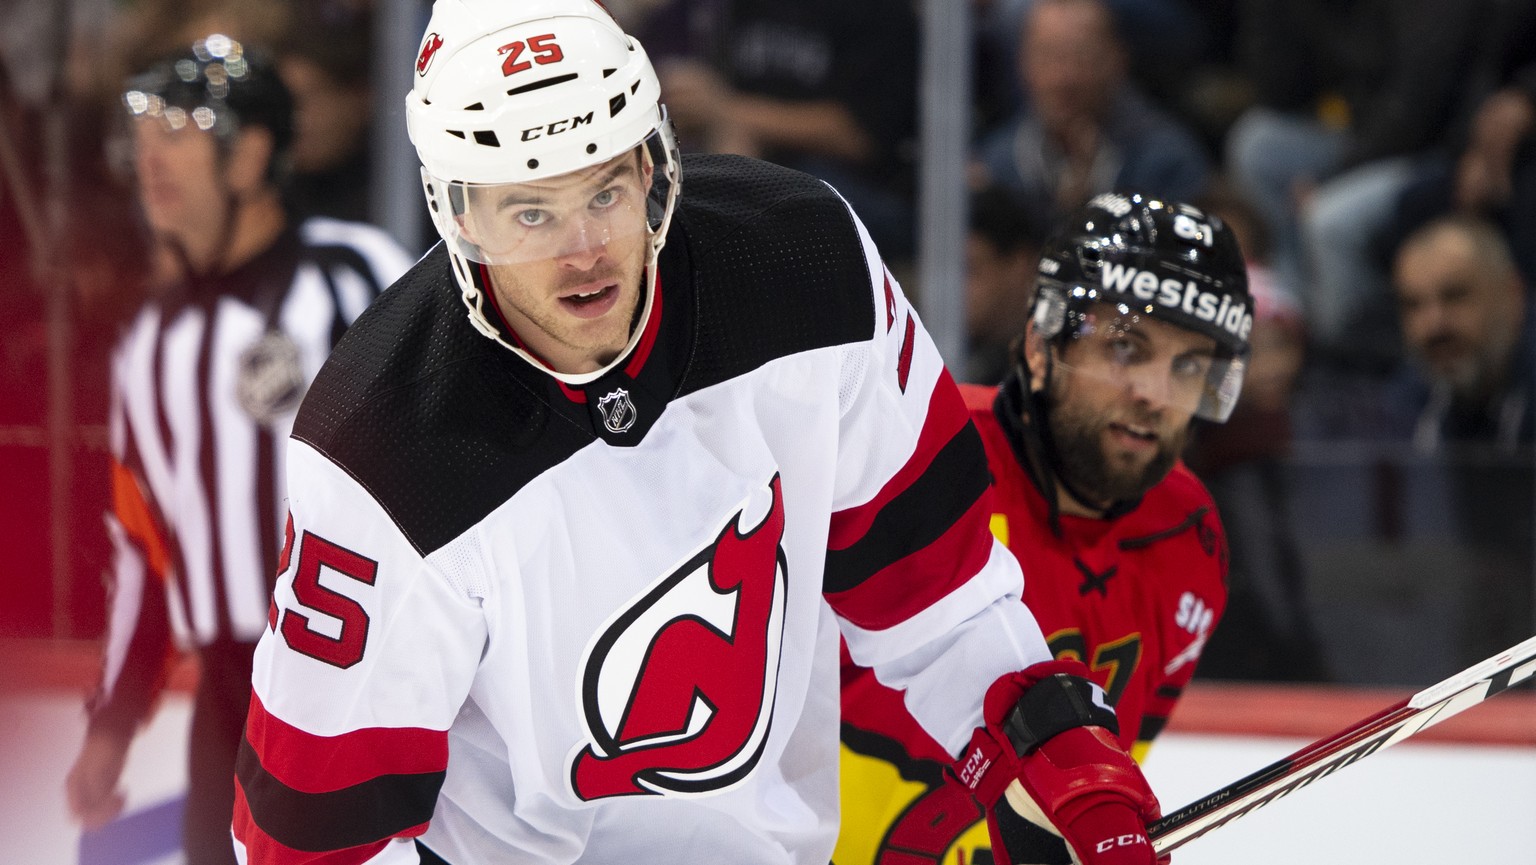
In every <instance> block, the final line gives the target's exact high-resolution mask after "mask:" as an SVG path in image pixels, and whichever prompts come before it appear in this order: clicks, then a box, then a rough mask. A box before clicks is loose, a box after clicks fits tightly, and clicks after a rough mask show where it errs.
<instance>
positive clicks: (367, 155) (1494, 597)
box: [0, 0, 1536, 686]
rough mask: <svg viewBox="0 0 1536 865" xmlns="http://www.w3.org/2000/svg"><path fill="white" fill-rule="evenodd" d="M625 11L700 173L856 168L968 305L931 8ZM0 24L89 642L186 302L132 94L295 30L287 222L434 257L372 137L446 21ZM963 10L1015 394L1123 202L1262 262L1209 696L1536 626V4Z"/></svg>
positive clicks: (9, 169) (321, 3)
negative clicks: (1024, 321)
mask: <svg viewBox="0 0 1536 865" xmlns="http://www.w3.org/2000/svg"><path fill="white" fill-rule="evenodd" d="M605 5H606V6H607V7H608V8H609V9H610V10H611V11H612V12H613V14H614V15H615V16H616V17H617V18H619V19H620V21H621V22H622V23H624V24H625V26H626V27H627V28H629V29H630V30H631V31H632V32H634V33H635V34H637V35H638V36H639V38H640V39H641V40H642V41H643V42H644V44H646V45H647V47H648V48H649V50H650V51H651V53H652V55H653V58H654V60H655V61H656V65H657V68H658V72H659V73H660V74H661V77H662V83H663V101H664V102H666V103H667V104H668V105H669V109H670V111H671V113H672V117H673V119H674V122H675V123H676V125H677V127H678V131H679V140H680V143H681V145H682V146H683V148H684V149H685V150H713V151H729V152H737V153H745V154H748V155H754V156H761V157H763V158H767V159H772V160H775V161H779V162H782V163H784V164H787V165H790V166H793V167H796V168H800V169H801V170H804V171H807V172H809V173H812V174H816V175H818V176H821V177H823V179H825V180H827V181H828V182H830V183H832V184H833V185H834V186H835V187H837V189H838V190H839V191H840V192H842V193H843V194H844V196H845V197H846V198H847V199H848V200H849V201H850V202H851V203H852V204H853V206H854V207H855V209H856V210H857V211H858V212H859V214H860V215H861V217H862V218H863V219H864V220H865V221H866V222H867V224H868V227H869V229H870V231H871V233H872V235H874V236H875V238H876V239H877V241H878V242H879V243H880V245H881V247H882V249H883V250H884V251H885V253H886V254H887V256H888V257H889V258H890V259H891V265H892V270H893V272H895V273H896V274H897V275H898V276H899V277H901V278H902V279H903V280H904V282H905V283H906V284H907V288H908V291H909V294H911V295H912V296H913V297H915V298H916V299H917V300H918V302H919V304H920V308H924V307H927V306H928V305H930V304H934V303H935V302H936V301H937V298H935V297H933V296H932V295H931V294H925V292H924V286H923V285H921V284H919V283H918V281H917V280H916V279H915V278H914V277H913V276H911V274H915V273H916V272H917V269H916V267H915V263H916V259H917V257H918V256H919V255H920V250H921V249H922V244H921V243H920V240H921V237H922V232H923V231H924V226H925V225H927V224H928V223H927V222H926V218H927V217H928V215H927V214H925V213H924V208H923V202H922V200H921V196H920V194H919V190H920V188H921V183H920V179H921V177H922V176H923V172H924V171H925V163H924V159H923V154H924V148H923V143H922V140H921V135H920V129H921V122H920V121H921V119H922V112H923V107H924V106H923V99H924V91H923V88H922V80H923V69H922V68H921V66H920V64H919V62H918V59H919V57H920V56H921V51H920V48H921V45H922V44H923V40H924V38H925V34H924V32H923V21H924V20H925V19H924V17H923V15H922V12H923V7H922V4H921V3H920V2H917V0H912V2H894V3H893V2H875V0H858V2H852V0H842V2H836V3H828V2H810V0H776V2H772V3H768V2H762V0H607V2H606V4H605ZM0 8H3V9H4V10H5V16H6V20H7V22H11V23H14V25H15V26H14V27H8V28H7V30H8V31H10V32H9V33H8V34H6V35H5V36H3V37H0V119H3V124H0V168H3V171H0V250H3V252H0V254H3V255H4V262H3V264H0V308H3V309H4V310H5V314H4V318H3V321H4V324H3V325H0V490H4V495H3V496H0V520H3V522H4V525H5V526H6V531H5V538H6V541H7V546H8V547H9V550H8V553H9V554H8V555H7V556H5V557H4V560H3V563H0V637H18V638H37V639H61V640H63V639H69V640H90V639H93V638H95V637H96V636H98V635H99V634H100V633H101V630H102V628H103V624H104V623H103V615H104V614H103V609H104V607H103V590H102V573H103V572H104V571H105V570H106V569H107V567H108V564H109V562H108V561H107V558H108V556H109V545H108V543H107V540H106V535H105V531H104V530H103V528H102V522H101V513H102V511H103V510H104V509H105V507H106V505H107V501H106V499H107V495H108V490H107V471H106V467H105V466H106V442H107V437H108V434H109V431H108V430H107V429H106V427H105V423H106V421H105V419H106V417H107V404H106V402H107V394H108V391H109V389H108V382H107V376H108V372H107V370H108V356H107V354H108V352H109V351H110V347H111V344H112V341H113V336H114V334H115V332H116V329H117V328H118V327H119V326H120V325H122V324H123V323H124V321H125V320H126V318H127V316H128V315H130V314H131V311H132V310H133V309H134V308H135V306H136V305H137V303H138V301H139V300H141V299H142V298H144V297H145V296H146V295H147V294H148V293H150V292H153V291H154V290H155V285H156V279H155V272H156V271H155V269H156V262H155V250H154V248H153V244H152V243H151V241H150V240H149V238H148V235H147V233H146V229H145V226H144V224H143V220H142V218H141V216H140V215H139V214H137V213H136V212H135V209H134V205H133V195H132V194H131V187H129V186H128V184H129V183H130V182H131V181H130V180H128V179H127V177H126V175H125V174H124V173H123V172H122V170H121V160H122V152H121V139H122V135H121V133H122V130H121V129H119V128H117V121H116V120H115V118H117V117H118V115H120V114H121V113H122V112H121V111H120V108H119V105H118V100H119V98H120V95H119V94H120V86H121V82H122V77H123V74H124V72H125V71H126V70H128V69H132V68H136V67H137V66H139V65H142V64H143V63H144V62H145V61H146V60H148V59H150V58H152V57H155V56H158V55H159V54H162V53H164V52H166V51H168V50H171V49H173V48H176V47H179V46H182V45H185V44H190V42H191V41H192V40H193V39H194V38H196V37H198V36H202V35H205V34H207V33H210V32H215V31H220V32H227V33H229V34H230V35H231V36H234V37H235V38H237V39H240V40H242V41H244V42H246V43H247V44H251V45H258V46H263V47H264V48H265V49H266V50H267V51H268V52H269V53H270V54H271V55H273V56H275V57H277V58H279V60H280V62H281V65H282V67H283V70H284V76H285V80H287V81H288V83H289V86H290V87H291V88H292V89H293V90H294V92H295V94H296V98H297V110H298V114H299V121H298V124H297V126H298V129H297V135H298V137H297V139H296V142H295V147H294V152H293V164H292V165H291V166H290V171H289V173H288V187H287V195H288V197H289V204H290V205H291V206H292V207H294V208H295V211H296V212H298V213H301V214H305V215H312V214H325V215H334V216H340V217H345V218H349V219H368V220H371V221H374V222H376V223H378V224H381V225H395V224H407V225H409V224H415V225H417V226H419V230H418V231H416V232H412V231H410V230H409V229H406V230H403V231H398V232H396V234H397V238H396V239H397V240H400V241H401V243H402V244H403V245H404V246H405V247H406V248H407V249H408V250H409V251H411V252H412V253H413V254H414V253H419V252H422V251H424V250H425V249H426V248H427V245H428V240H429V236H428V234H427V233H426V232H430V228H429V227H427V226H426V223H425V220H418V221H416V222H415V223H410V222H409V221H407V222H405V223H401V222H398V221H396V220H392V219H391V217H392V215H394V214H395V213H396V211H394V210H392V208H395V207H398V206H400V205H397V204H393V203H392V202H399V201H401V200H402V195H401V194H400V193H401V192H402V190H404V191H405V192H407V193H409V195H405V196H403V200H405V201H406V202H408V203H410V202H414V204H408V205H407V206H414V207H417V208H420V207H421V202H420V195H419V182H418V181H416V180H415V179H414V177H413V176H412V175H411V174H409V173H408V172H407V173H405V174H403V175H402V173H401V172H399V171H398V170H395V168H394V167H392V166H389V165H386V164H384V163H382V162H381V161H380V157H379V152H380V151H379V149H378V147H377V145H378V143H379V142H380V141H381V140H388V136H397V137H398V138H399V139H401V140H402V142H403V137H404V134H405V133H404V123H403V111H402V107H401V105H402V102H401V100H402V97H403V93H404V91H405V88H406V86H408V85H407V84H406V83H404V79H403V77H402V78H398V79H392V80H390V81H387V82H386V81H383V80H381V79H380V78H379V76H378V74H377V72H376V70H377V69H379V68H381V67H380V64H379V60H380V52H385V62H386V63H393V64H394V65H395V66H398V67H400V68H401V70H402V72H403V75H408V74H409V67H410V64H411V59H412V58H411V57H410V56H392V54H399V53H401V52H399V51H398V50H396V49H397V48H398V46H395V47H394V48H389V47H388V46H381V45H380V44H379V43H378V41H377V40H378V38H379V34H380V33H382V32H385V30H386V29H387V28H386V27H384V26H381V25H383V24H388V23H390V22H392V21H397V20H400V19H403V20H404V23H403V24H402V25H401V29H402V30H408V31H411V32H413V33H417V34H419V32H420V28H421V24H422V23H423V22H424V21H425V20H426V14H427V10H428V4H427V3H426V2H424V0H238V2H236V0H193V2H189V0H174V2H173V0H116V2H114V0H77V2H75V3H73V4H63V5H61V6H60V7H59V8H61V9H64V10H66V12H67V14H66V15H64V16H62V17H60V16H55V15H53V14H52V12H51V11H50V10H51V9H52V8H53V4H36V3H31V4H28V3H22V2H20V0H0ZM969 9H970V11H971V13H972V14H971V19H970V24H971V39H970V44H971V47H972V51H971V54H970V56H969V57H956V58H954V62H956V63H966V64H969V66H970V68H971V70H972V75H971V83H972V86H971V87H970V93H969V99H970V105H969V116H970V118H971V123H970V126H969V128H968V129H967V130H966V136H967V140H968V141H969V142H970V145H971V149H970V157H969V159H968V160H967V163H966V166H965V168H966V176H967V177H968V178H969V183H970V186H969V190H968V191H969V193H970V195H971V196H972V200H973V201H974V202H975V203H976V206H975V207H974V208H973V211H972V217H973V218H972V219H971V220H969V221H968V223H967V225H966V227H967V228H969V229H970V230H971V232H972V239H973V241H974V242H975V244H977V245H975V246H973V247H972V248H971V251H970V255H969V256H968V257H965V256H962V257H961V258H960V259H959V260H957V261H955V262H954V266H955V267H957V268H967V267H968V268H969V270H970V272H968V273H967V274H966V275H967V276H968V277H970V279H969V280H961V282H960V283H959V284H960V285H968V286H969V288H968V289H967V290H968V291H971V292H977V293H978V296H976V297H968V298H965V302H964V303H961V304H958V305H957V306H956V308H960V309H965V308H969V309H971V310H972V314H971V315H970V316H968V317H967V321H968V324H966V325H964V326H963V327H964V328H965V333H966V340H965V343H964V344H963V345H961V346H957V347H953V348H951V349H950V350H951V351H952V352H953V355H952V356H951V357H949V358H948V359H949V362H950V366H951V368H952V369H953V370H954V371H955V375H956V377H957V378H962V379H966V380H971V381H978V382H981V383H995V382H996V381H997V380H998V379H999V377H1000V376H1002V375H1007V374H1008V369H1009V363H1010V361H1009V357H1008V355H1007V352H1008V351H1009V344H1010V342H1011V337H1010V336H1009V333H1008V332H1007V331H1008V328H1002V329H1001V330H1000V329H999V327H998V325H999V324H1000V323H1005V324H1006V323H1011V326H1013V327H1021V326H1022V325H1021V324H1020V323H1019V321H1020V320H1019V319H1016V318H1012V317H1010V316H1009V313H1008V311H1007V310H1006V309H1001V310H1000V308H999V306H998V304H999V303H1000V302H1001V303H1003V304H1005V305H1006V304H1008V303H1023V302H1024V301H1023V298H1025V297H1027V296H1028V293H1029V288H1030V287H1029V286H1028V285H1027V281H1028V279H1029V277H1028V274H1031V273H1033V269H1034V264H1033V258H1032V256H1034V255H1036V254H1037V253H1038V247H1039V244H1040V242H1041V240H1042V238H1043V236H1044V233H1045V232H1046V231H1048V230H1049V227H1050V223H1051V221H1052V220H1053V219H1054V218H1055V216H1056V214H1059V213H1061V212H1063V211H1064V210H1065V209H1068V208H1070V207H1073V206H1075V205H1078V204H1081V203H1082V202H1085V201H1086V200H1087V199H1088V198H1089V197H1091V196H1092V195H1094V194H1096V193H1099V192H1104V191H1108V190H1111V189H1117V188H1127V187H1134V188H1136V189H1139V190H1141V191H1144V192H1147V193H1150V194H1153V195H1162V196H1168V197H1175V198H1182V199H1188V200H1191V201H1194V202H1198V203H1201V204H1202V205H1204V206H1205V207H1207V208H1208V209H1209V210H1211V211H1212V212H1214V213H1217V214H1218V215H1221V216H1222V217H1223V218H1224V219H1225V220H1226V221H1228V222H1229V223H1230V224H1232V225H1234V227H1236V228H1238V229H1239V234H1240V235H1241V238H1242V242H1243V244H1244V248H1245V251H1246V252H1247V256H1248V259H1249V265H1250V279H1251V281H1252V282H1253V284H1254V291H1255V294H1256V295H1257V306H1258V309H1257V310H1256V314H1257V315H1256V318H1257V324H1256V328H1255V333H1254V356H1253V358H1252V361H1251V366H1250V372H1249V375H1248V381H1247V389H1246V390H1245V393H1244V396H1243V398H1242V401H1241V402H1240V404H1239V406H1238V410H1237V413H1236V414H1235V415H1234V417H1233V419H1232V421H1231V422H1230V423H1228V424H1227V425H1225V426H1222V427H1214V426H1213V427H1204V428H1201V429H1200V430H1199V431H1198V434H1197V435H1196V436H1195V438H1194V441H1193V443H1192V446H1191V450H1190V452H1189V453H1188V454H1187V460H1188V461H1189V462H1190V464H1191V465H1192V466H1193V467H1194V468H1195V470H1196V472H1197V473H1198V474H1199V475H1200V476H1201V477H1202V478H1203V479H1204V480H1205V481H1206V482H1207V484H1208V485H1209V486H1210V487H1211V489H1212V491H1213V493H1214V495H1215V497H1216V500H1217V503H1218V505H1219V507H1220V509H1221V512H1222V516H1223V519H1224V522H1225V523H1226V526H1227V528H1228V531H1229V533H1230V537H1231V541H1232V575H1231V596H1232V601H1231V607H1230V608H1229V610H1228V614H1227V617H1226V619H1225V620H1224V621H1223V623H1222V625H1221V627H1220V628H1219V629H1218V631H1217V635H1216V637H1215V638H1214V639H1213V640H1212V642H1211V644H1210V646H1209V648H1208V649H1207V651H1206V655H1205V659H1204V661H1203V662H1202V667H1201V669H1200V673H1199V676H1200V678H1203V679H1217V678H1220V679H1238V680H1263V681H1309V682H1339V683H1351V684H1361V685H1392V686H1411V685H1415V684H1424V683H1429V682H1433V681H1436V680H1438V679H1439V678H1442V677H1443V676H1445V675H1447V674H1449V673H1450V672H1454V671H1456V670H1459V669H1461V668H1463V667H1465V666H1467V665H1469V664H1471V663H1473V662H1475V661H1478V660H1481V659H1482V658H1483V657H1486V656H1488V655H1490V654H1492V653H1494V652H1495V651H1497V650H1499V649H1501V648H1504V647H1506V646H1508V645H1510V644H1513V643H1515V642H1517V641H1519V640H1520V639H1523V638H1525V637H1528V636H1530V635H1531V634H1533V633H1536V530H1533V528H1536V447H1533V442H1536V345H1533V342H1536V316H1533V315H1532V314H1531V311H1530V306H1531V304H1530V297H1531V291H1532V288H1533V286H1536V0H1438V2H1437V0H970V3H969ZM65 19H67V20H65ZM61 21H62V22H63V25H62V26H61ZM55 48H56V49H57V50H54V49H55ZM386 49H387V50H386ZM412 50H414V49H413V48H406V49H405V53H406V54H408V53H409V52H410V51H412ZM411 184H418V185H416V186H411ZM1010 230H1011V232H1012V234H1011V236H1010ZM431 239H435V238H431ZM967 260H968V261H969V262H970V264H969V265H967V264H966V261H967ZM983 269H985V270H983ZM980 292H986V295H985V296H982V295H981V294H980ZM1000 299H1001V300H1000ZM926 317H928V313H927V312H926V311H925V318H926Z"/></svg>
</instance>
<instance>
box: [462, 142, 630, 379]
mask: <svg viewBox="0 0 1536 865" xmlns="http://www.w3.org/2000/svg"><path fill="white" fill-rule="evenodd" d="M650 177H651V171H650V168H649V166H647V165H645V164H644V162H643V160H642V158H641V156H640V155H639V153H638V152H631V153H626V154H624V155H623V156H619V157H617V158H615V159H613V160H610V161H608V162H605V163H603V164H601V165H597V166H594V167H592V168H588V169H583V170H580V171H575V172H571V173H570V174H563V175H560V176H558V177H553V178H549V179H547V180H540V181H536V182H533V183H517V184H505V185H501V186H495V187H478V188H474V187H472V188H471V189H470V193H469V200H468V204H467V207H466V209H465V213H464V216H463V231H464V236H465V237H466V238H467V239H469V240H470V241H472V242H473V243H475V244H476V245H477V246H478V247H479V249H480V250H481V251H482V253H483V255H484V257H485V259H486V261H487V262H489V264H488V267H489V269H490V274H491V282H492V285H493V286H494V288H495V293H496V301H497V305H498V307H499V309H500V310H501V313H502V315H503V316H505V317H506V319H507V323H508V324H509V325H511V327H512V329H513V330H514V331H516V333H517V335H518V337H519V338H520V339H522V340H523V341H524V342H525V343H526V344H527V345H528V348H529V349H530V350H532V351H533V352H534V353H535V354H537V355H538V356H539V357H541V358H543V359H544V360H545V361H546V362H547V363H549V364H550V365H551V366H552V367H553V368H554V369H555V370H556V371H559V372H567V373H580V372H591V371H593V370H597V369H600V368H602V367H603V366H604V365H605V364H607V363H609V362H610V361H612V360H613V358H614V357H616V356H617V355H618V353H619V352H620V351H622V350H623V349H624V346H625V345H626V344H627V343H628V341H629V336H630V328H631V325H632V324H633V323H634V320H635V315H636V312H637V310H638V309H639V305H640V301H641V299H642V297H643V292H642V290H641V279H642V278H643V277H644V273H645V262H646V255H647V250H648V248H649V238H650V235H649V231H648V228H647V224H646V211H645V201H646V193H647V191H648V189H649V186H650Z"/></svg>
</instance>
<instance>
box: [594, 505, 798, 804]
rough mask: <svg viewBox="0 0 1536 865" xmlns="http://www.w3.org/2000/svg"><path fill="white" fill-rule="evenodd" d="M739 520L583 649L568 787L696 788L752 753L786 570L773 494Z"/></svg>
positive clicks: (764, 724)
mask: <svg viewBox="0 0 1536 865" xmlns="http://www.w3.org/2000/svg"><path fill="white" fill-rule="evenodd" d="M768 488H769V493H770V494H771V501H770V504H769V508H768V513H767V515H766V516H765V517H764V518H763V520H762V522H760V523H759V524H758V525H757V526H756V527H755V528H751V529H745V530H744V529H743V527H742V525H741V521H742V516H743V512H742V511H738V512H737V513H736V514H735V515H733V516H732V517H731V519H730V520H729V521H727V523H726V525H725V527H724V529H723V530H722V531H721V532H720V534H719V535H718V536H717V537H716V538H715V540H714V541H713V542H712V543H710V544H709V546H707V547H706V548H705V549H703V550H701V551H700V552H699V553H698V554H697V555H695V556H693V557H692V558H691V559H690V560H689V561H687V562H686V563H684V564H683V565H682V566H681V567H680V568H678V569H677V570H676V571H675V572H673V573H672V574H671V575H670V576H668V577H667V578H665V579H663V580H661V581H660V582H659V583H657V584H656V585H654V586H652V588H651V589H650V590H648V591H647V592H646V593H645V594H644V595H643V596H641V597H639V598H638V599H636V601H635V602H634V603H632V604H631V605H630V606H629V608H628V609H626V610H625V611H623V612H622V613H620V614H619V615H618V616H617V617H616V618H615V619H614V620H613V621H612V622H611V623H610V624H609V626H608V627H607V628H605V629H604V631H603V632H602V633H601V634H600V635H599V636H598V638H597V640H596V642H595V643H594V645H593V647H592V649H591V650H590V651H589V654H588V658H587V661H586V664H585V667H586V669H585V671H584V672H585V677H584V682H583V691H582V693H583V703H584V705H583V709H584V711H585V715H586V720H587V727H588V732H589V735H590V736H591V738H590V739H589V744H587V745H585V746H584V747H582V748H581V749H580V750H579V752H578V753H576V754H575V756H574V759H573V760H572V761H571V769H570V780H571V787H572V790H573V791H574V792H575V793H576V795H577V796H579V797H580V798H582V799H584V800H587V801H591V800H593V799H601V798H606V797H610V796H634V795H669V794H670V795H707V794H709V793H713V792H718V791H720V790H724V789H726V788H728V787H730V786H732V785H734V784H735V783H737V782H739V781H741V780H742V779H744V778H745V777H746V776H747V775H748V774H750V773H751V771H752V769H753V767H755V766H756V765H757V762H758V760H759V758H761V757H762V754H763V749H764V746H765V744H766V740H767V734H768V727H769V722H770V720H771V719H772V717H773V702H774V695H775V693H776V691H777V683H778V667H779V648H780V641H781V639H782V637H783V631H784V612H785V602H786V597H785V595H786V591H787V573H786V567H785V558H784V551H783V547H782V546H781V542H782V540H783V537H784V496H783V491H782V489H781V487H780V480H779V478H778V477H774V478H773V480H772V481H771V482H770V483H769V485H768Z"/></svg>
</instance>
